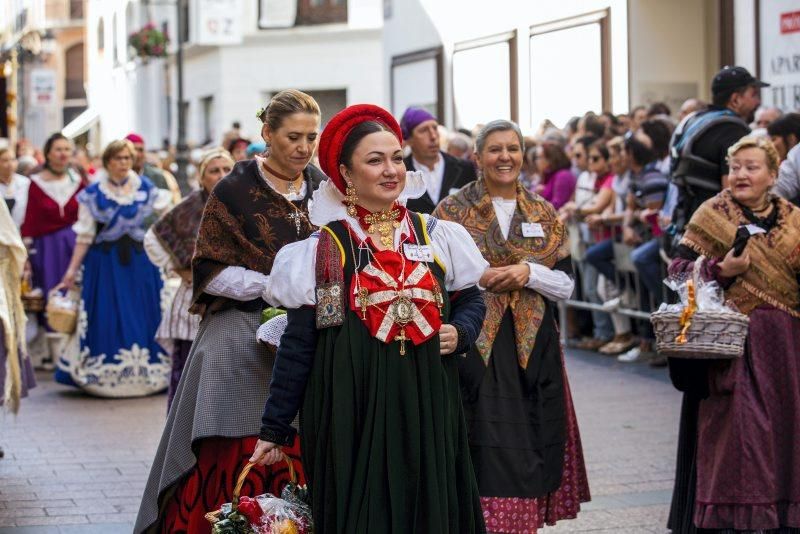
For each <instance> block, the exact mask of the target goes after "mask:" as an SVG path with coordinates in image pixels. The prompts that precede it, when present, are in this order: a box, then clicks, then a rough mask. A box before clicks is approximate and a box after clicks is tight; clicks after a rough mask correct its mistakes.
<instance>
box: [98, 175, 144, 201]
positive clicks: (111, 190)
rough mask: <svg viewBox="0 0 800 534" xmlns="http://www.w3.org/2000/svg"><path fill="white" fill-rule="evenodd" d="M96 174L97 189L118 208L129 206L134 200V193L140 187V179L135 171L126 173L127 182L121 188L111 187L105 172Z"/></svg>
mask: <svg viewBox="0 0 800 534" xmlns="http://www.w3.org/2000/svg"><path fill="white" fill-rule="evenodd" d="M97 174H98V175H99V177H98V181H99V184H98V187H99V188H100V191H102V193H103V194H104V195H105V196H106V197H107V198H108V199H110V200H113V201H114V202H116V203H117V204H119V205H120V206H130V205H131V204H133V202H134V200H136V193H137V192H138V191H139V187H140V186H141V185H142V179H141V178H139V175H138V174H136V172H135V171H133V170H130V171H128V182H127V183H126V184H125V185H124V186H122V187H113V186H112V185H111V184H110V183H109V180H111V178H109V176H108V173H107V172H106V171H105V170H103V169H100V170H98V171H97Z"/></svg>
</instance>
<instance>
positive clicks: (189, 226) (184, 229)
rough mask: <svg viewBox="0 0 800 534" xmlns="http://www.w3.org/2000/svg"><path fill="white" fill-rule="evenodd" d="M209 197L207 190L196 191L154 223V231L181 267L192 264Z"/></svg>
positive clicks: (187, 266) (176, 263)
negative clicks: (201, 221) (198, 232)
mask: <svg viewBox="0 0 800 534" xmlns="http://www.w3.org/2000/svg"><path fill="white" fill-rule="evenodd" d="M207 199H208V193H206V192H205V190H202V189H201V190H200V191H194V192H192V193H190V194H189V195H188V196H187V197H186V198H184V199H183V200H182V201H181V203H180V204H178V205H177V206H175V207H174V208H172V209H171V210H169V211H168V212H167V213H165V214H164V215H162V216H161V218H160V219H158V221H156V223H155V224H154V225H153V233H154V234H155V235H156V237H157V238H158V241H159V242H160V243H161V246H163V247H164V249H165V250H166V251H167V252H169V254H170V256H172V260H173V261H174V262H175V265H176V266H177V267H178V268H179V269H189V268H191V266H192V255H194V242H195V240H196V239H197V231H198V230H199V229H200V219H201V218H202V217H203V207H204V206H205V204H206V200H207Z"/></svg>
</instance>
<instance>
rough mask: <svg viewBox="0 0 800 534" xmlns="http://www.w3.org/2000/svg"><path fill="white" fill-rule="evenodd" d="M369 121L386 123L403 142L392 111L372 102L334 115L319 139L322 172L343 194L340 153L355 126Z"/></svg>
mask: <svg viewBox="0 0 800 534" xmlns="http://www.w3.org/2000/svg"><path fill="white" fill-rule="evenodd" d="M367 121H377V122H380V123H383V124H385V125H386V126H388V127H389V129H390V130H391V131H392V132H394V134H395V135H396V136H397V139H398V140H399V141H400V143H402V142H403V134H402V133H401V132H400V125H399V124H397V121H396V120H395V118H394V117H393V116H392V114H391V113H389V112H388V111H386V110H385V109H383V108H381V107H378V106H374V105H372V104H356V105H354V106H349V107H347V108H345V109H343V110H342V111H340V112H339V113H337V114H336V115H334V116H333V118H331V120H330V121H329V122H328V125H327V126H325V129H324V130H323V131H322V135H321V136H320V139H319V165H320V167H322V172H324V173H325V174H327V175H328V178H330V179H331V182H333V185H335V186H336V189H338V190H339V191H341V192H342V194H344V191H345V182H344V178H342V175H341V174H340V173H339V155H340V154H341V153H342V145H344V142H345V140H346V139H347V136H348V135H350V132H351V131H353V128H355V127H356V126H358V125H359V124H361V123H362V122H367Z"/></svg>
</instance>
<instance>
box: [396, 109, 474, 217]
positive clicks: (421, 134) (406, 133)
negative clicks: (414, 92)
mask: <svg viewBox="0 0 800 534" xmlns="http://www.w3.org/2000/svg"><path fill="white" fill-rule="evenodd" d="M400 127H401V128H402V130H403V138H404V139H405V141H406V143H407V144H408V146H409V147H410V148H411V155H410V156H408V157H407V158H406V159H405V164H406V169H408V170H409V171H415V170H416V171H422V173H423V174H424V176H425V187H426V189H427V191H426V193H425V194H424V195H422V196H421V197H420V198H416V199H411V200H409V201H408V204H407V207H408V209H410V210H412V211H417V212H420V213H431V212H432V211H433V210H434V208H436V205H437V204H438V203H439V202H440V201H441V200H442V199H443V198H445V197H447V196H449V195H450V193H451V192H455V191H456V190H458V189H461V188H462V187H464V186H465V185H467V184H468V183H470V182H472V181H473V180H475V179H476V175H475V167H473V166H472V164H471V163H469V162H468V161H464V160H461V159H458V158H454V157H453V156H451V155H449V154H446V153H444V152H442V151H441V150H440V148H439V123H438V122H437V121H436V118H435V117H434V116H433V115H431V114H430V113H428V112H427V111H425V110H424V109H422V108H415V107H411V108H408V109H407V110H406V112H405V113H403V118H402V119H401V120H400Z"/></svg>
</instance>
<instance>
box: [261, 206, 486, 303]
mask: <svg viewBox="0 0 800 534" xmlns="http://www.w3.org/2000/svg"><path fill="white" fill-rule="evenodd" d="M423 217H424V218H425V223H426V224H427V221H428V220H429V216H427V215H423ZM348 222H349V223H350V227H351V228H352V229H353V230H354V231H355V232H356V234H357V235H358V236H359V237H360V238H363V237H364V236H363V230H362V229H361V228H360V226H358V225H357V224H354V223H355V220H351V221H348ZM403 233H405V234H406V235H408V234H409V233H410V229H409V225H408V220H407V219H405V220H403V222H401V223H400V228H398V229H397V230H395V241H394V242H395V243H399V242H400V236H401V235H402V234H403ZM429 236H430V240H431V241H430V245H431V248H432V249H433V254H434V256H435V257H436V258H438V259H439V260H440V261H441V263H442V264H443V266H444V269H445V273H444V285H445V290H446V291H450V292H452V291H460V290H462V289H465V288H467V287H470V286H474V285H477V283H478V280H480V277H481V275H483V273H484V272H485V271H486V269H487V268H488V267H489V263H488V262H487V261H486V260H485V259H483V256H481V253H480V251H479V250H478V247H477V245H475V242H474V241H473V240H472V237H470V235H469V233H467V231H466V229H464V227H463V226H461V225H460V224H457V223H454V222H449V221H437V222H436V224H435V226H433V228H432V229H431V231H430V234H429ZM418 237H420V239H421V238H422V236H418ZM318 243H319V233H315V234H313V235H312V236H311V237H309V238H307V239H304V240H302V241H296V242H294V243H290V244H288V245H286V246H284V247H283V248H282V249H281V250H280V251H278V255H277V256H275V262H274V263H273V266H272V273H271V274H270V276H269V277H268V280H267V284H266V287H265V288H264V294H263V298H264V300H265V301H267V302H268V303H269V304H270V305H272V306H281V307H284V308H289V309H293V308H299V307H301V306H315V305H316V296H315V289H316V285H317V279H316V263H317V244H318ZM354 245H355V246H358V245H357V244H354ZM345 246H348V245H347V244H345Z"/></svg>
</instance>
